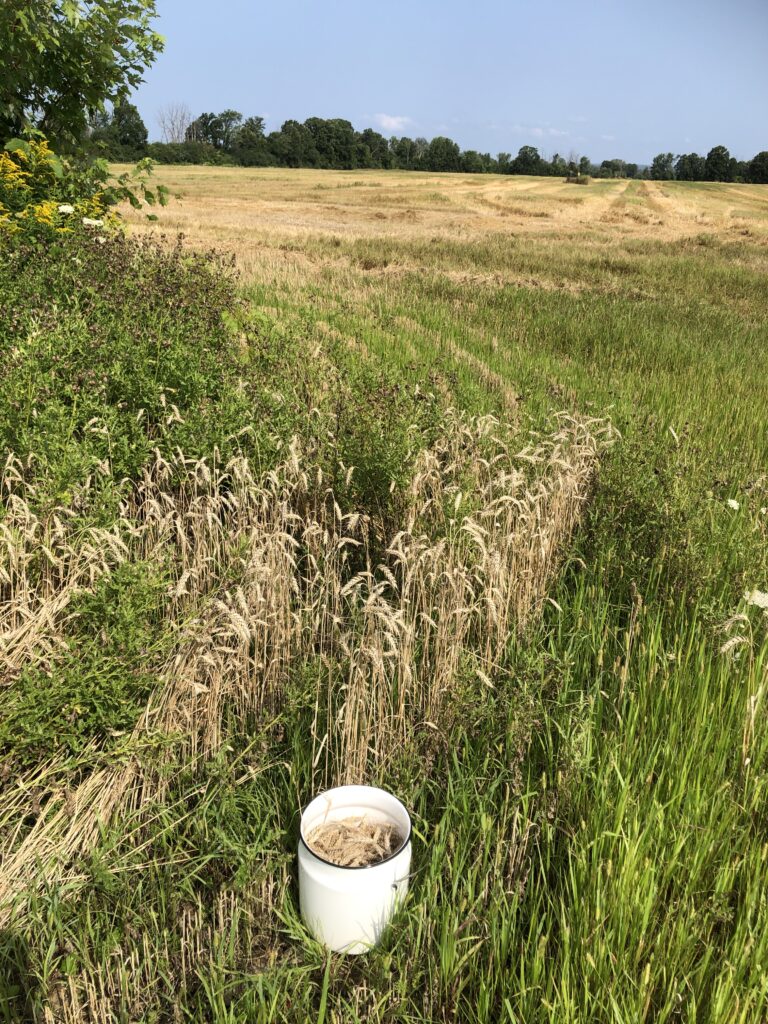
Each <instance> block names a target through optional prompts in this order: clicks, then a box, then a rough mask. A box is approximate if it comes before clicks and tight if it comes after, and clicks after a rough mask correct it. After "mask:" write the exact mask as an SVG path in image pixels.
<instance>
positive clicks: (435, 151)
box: [425, 135, 461, 171]
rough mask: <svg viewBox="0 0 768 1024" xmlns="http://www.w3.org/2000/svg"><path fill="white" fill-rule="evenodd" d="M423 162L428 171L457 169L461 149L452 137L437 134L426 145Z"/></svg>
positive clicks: (459, 163)
mask: <svg viewBox="0 0 768 1024" xmlns="http://www.w3.org/2000/svg"><path fill="white" fill-rule="evenodd" d="M425 162H426V169H427V170H428V171H459V170H461V150H460V149H459V147H458V146H457V145H456V143H455V142H454V141H453V139H448V138H446V137H445V136H444V135H437V136H436V137H435V138H434V139H432V141H431V142H430V143H429V145H428V147H427V152H426V155H425Z"/></svg>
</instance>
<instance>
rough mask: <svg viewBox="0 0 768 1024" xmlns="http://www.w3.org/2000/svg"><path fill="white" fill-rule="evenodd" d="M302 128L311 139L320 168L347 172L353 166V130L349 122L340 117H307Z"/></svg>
mask: <svg viewBox="0 0 768 1024" xmlns="http://www.w3.org/2000/svg"><path fill="white" fill-rule="evenodd" d="M304 127H305V128H306V129H307V130H308V131H309V133H310V135H311V137H312V142H313V144H314V148H315V150H316V151H317V155H318V164H319V166H320V167H330V168H335V169H338V170H349V169H351V168H353V167H354V166H355V156H356V144H355V143H356V139H355V129H354V128H353V127H352V124H351V123H350V122H349V121H345V120H344V119H343V118H340V117H334V118H329V119H327V120H326V119H325V118H322V117H309V118H307V120H306V121H305V122H304Z"/></svg>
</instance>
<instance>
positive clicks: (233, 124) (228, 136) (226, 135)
mask: <svg viewBox="0 0 768 1024" xmlns="http://www.w3.org/2000/svg"><path fill="white" fill-rule="evenodd" d="M218 122H219V124H220V125H221V128H220V131H221V148H222V149H223V150H224V152H225V153H231V152H232V146H233V144H234V141H235V135H236V133H237V131H238V129H239V128H240V126H241V125H242V123H243V115H242V114H241V113H240V111H239V110H222V112H221V113H220V114H219V115H218Z"/></svg>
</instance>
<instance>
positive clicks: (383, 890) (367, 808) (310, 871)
mask: <svg viewBox="0 0 768 1024" xmlns="http://www.w3.org/2000/svg"><path fill="white" fill-rule="evenodd" d="M352 817H365V818H366V819H367V820H368V821H372V822H387V823H389V824H391V825H394V826H395V827H396V828H397V830H398V832H399V833H400V835H401V836H403V844H402V846H400V848H399V849H398V850H396V851H395V853H393V854H392V856H391V857H388V858H387V860H383V861H380V862H379V863H378V864H373V865H371V866H370V867H358V868H347V867H340V866H339V865H338V864H331V863H330V862H329V861H327V860H323V858H322V857H319V856H318V855H317V854H315V853H313V852H312V850H310V848H309V846H308V845H307V836H308V835H309V834H310V833H311V832H312V830H313V829H314V828H317V826H318V825H322V824H323V823H324V822H328V821H341V820H342V819H344V818H352ZM410 870H411V819H410V817H409V815H408V812H407V811H406V809H405V807H403V805H402V804H401V803H400V801H399V800H398V799H397V798H396V797H394V796H392V794H391V793H387V792H385V791H384V790H383V789H376V788H374V787H373V786H339V787H338V788H337V789H329V790H328V791H327V792H325V793H321V795H320V796H318V797H315V799H314V800H313V801H312V803H311V804H310V805H309V806H308V807H307V809H306V810H305V811H304V813H303V814H302V816H301V829H300V835H299V902H300V905H301V916H302V917H303V918H304V921H305V923H306V925H307V927H308V928H309V930H310V931H311V932H312V934H313V935H314V936H315V938H316V939H319V940H320V942H323V943H325V945H326V946H328V947H330V949H332V950H334V951H335V952H337V953H365V952H367V951H368V950H369V949H370V948H371V947H372V946H374V945H376V943H377V942H378V941H379V938H380V937H381V934H382V932H383V931H384V929H385V928H386V926H387V924H388V923H389V921H390V919H391V917H392V915H393V914H394V912H395V910H396V909H397V906H398V904H399V903H400V902H401V901H402V899H403V897H404V896H405V893H406V891H407V889H408V873H409V872H410Z"/></svg>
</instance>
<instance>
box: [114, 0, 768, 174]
mask: <svg viewBox="0 0 768 1024" xmlns="http://www.w3.org/2000/svg"><path fill="white" fill-rule="evenodd" d="M157 7H158V12H159V15H160V16H159V18H158V21H157V29H158V31H160V32H161V33H162V34H163V35H164V36H165V38H166V49H165V52H164V53H163V54H161V56H160V57H159V58H158V60H157V62H156V64H155V65H154V67H153V68H151V69H150V70H149V71H148V73H147V75H146V82H145V84H144V85H142V86H141V87H140V89H139V90H138V92H137V94H136V96H135V97H134V99H135V102H136V103H137V105H138V107H139V110H140V111H141V113H142V115H143V117H144V119H145V121H146V122H147V126H148V128H149V131H150V137H151V138H159V129H158V125H157V112H158V110H159V108H161V107H162V106H164V105H165V104H166V103H169V102H173V103H186V104H187V105H188V106H189V108H190V109H191V111H192V113H193V114H195V115H196V114H198V113H200V112H202V111H204V110H205V111H208V110H210V111H216V112H218V111H219V110H223V109H225V108H227V107H234V108H235V109H236V110H240V111H242V112H243V113H244V114H245V115H246V116H247V115H249V114H261V115H263V116H265V117H266V119H267V128H268V130H272V129H276V128H278V127H279V126H280V124H282V122H283V121H284V120H286V119H287V118H296V119H298V120H301V121H303V120H304V119H305V118H307V117H311V116H318V117H345V118H347V119H348V120H350V121H351V122H352V123H353V124H354V125H355V127H356V128H365V127H374V128H377V129H379V130H380V131H382V132H383V133H384V134H385V135H391V134H397V135H411V136H417V135H423V136H425V137H427V138H432V137H433V136H434V135H443V134H444V135H449V136H450V137H451V138H453V139H455V140H456V141H457V142H458V143H459V144H460V145H461V146H462V148H464V149H479V150H481V151H490V152H491V153H494V154H495V153H497V152H499V151H507V152H511V153H512V154H513V155H514V154H515V153H516V152H517V150H518V149H519V148H520V146H522V145H526V144H530V145H535V146H538V147H539V149H540V151H541V152H543V153H545V154H547V155H551V154H552V153H554V152H560V153H562V154H563V155H566V156H567V155H569V154H570V153H571V152H575V153H578V154H584V153H586V154H587V155H588V156H589V157H591V158H592V159H593V160H598V161H599V160H602V159H605V158H610V157H614V156H617V157H622V158H624V159H626V160H634V161H638V162H640V163H646V162H650V160H651V158H652V157H653V156H654V154H656V153H659V152H665V151H668V150H671V151H673V152H675V153H678V152H683V151H685V152H689V151H693V150H695V151H697V152H700V153H706V152H707V150H709V149H710V148H711V147H712V146H714V145H718V144H723V145H726V146H728V147H729V149H730V150H731V153H732V154H733V155H735V156H737V157H739V158H742V159H743V158H749V157H751V156H753V155H754V154H755V153H756V152H758V151H759V150H764V149H768V0H643V2H642V3H641V2H626V0H571V2H566V0H546V2H535V0H507V2H504V0H474V2H471V0H460V2H454V0H410V2H406V0H387V2H380V3H372V2H369V0H274V2H272V3H268V4H264V3H258V2H256V0H219V2H218V3H211V0H158V2H157Z"/></svg>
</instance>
